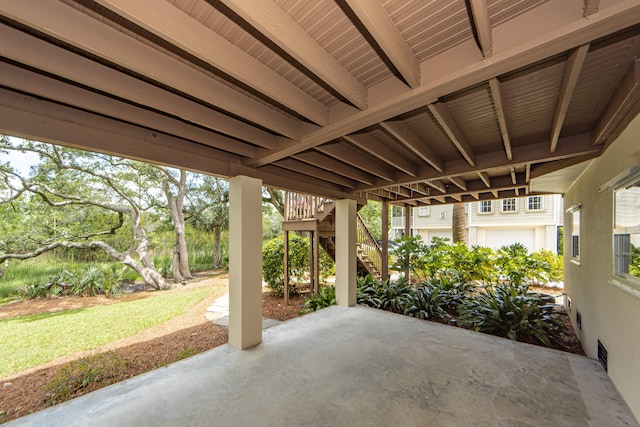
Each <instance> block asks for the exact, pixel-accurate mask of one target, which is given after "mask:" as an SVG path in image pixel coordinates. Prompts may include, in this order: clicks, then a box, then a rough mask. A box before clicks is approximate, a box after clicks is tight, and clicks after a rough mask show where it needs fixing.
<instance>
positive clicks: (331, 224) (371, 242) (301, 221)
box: [282, 192, 382, 279]
mask: <svg viewBox="0 0 640 427" xmlns="http://www.w3.org/2000/svg"><path fill="white" fill-rule="evenodd" d="M361 207H362V206H361V205H359V206H358V210H359V209H360V208H361ZM282 229H283V230H285V231H302V232H311V233H315V234H314V235H315V236H317V237H316V238H314V239H312V240H313V241H315V242H317V243H316V247H317V245H321V246H322V247H323V249H324V250H325V251H326V252H327V254H329V256H331V258H333V259H334V260H335V254H336V248H335V203H334V202H333V201H332V200H328V199H323V198H321V197H314V196H310V195H307V194H299V193H289V192H288V193H285V220H284V222H283V223H282ZM356 235H357V238H356V242H357V245H358V248H357V258H358V274H360V275H363V276H365V275H367V274H370V275H372V276H373V277H375V278H377V279H380V278H381V277H382V274H381V271H382V251H381V249H380V247H379V246H378V243H377V242H376V241H375V239H374V238H373V236H372V235H371V232H370V231H369V229H368V228H367V226H366V225H365V223H364V221H363V220H362V218H361V217H360V214H357V234H356ZM316 266H317V264H316ZM316 268H317V267H316Z"/></svg>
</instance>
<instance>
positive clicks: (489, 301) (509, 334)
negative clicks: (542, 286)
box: [458, 283, 564, 347]
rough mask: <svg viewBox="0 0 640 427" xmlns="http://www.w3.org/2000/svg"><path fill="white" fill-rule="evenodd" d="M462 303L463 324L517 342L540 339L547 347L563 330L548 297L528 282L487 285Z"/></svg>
mask: <svg viewBox="0 0 640 427" xmlns="http://www.w3.org/2000/svg"><path fill="white" fill-rule="evenodd" d="M485 289H486V291H485V292H479V293H477V294H476V295H475V296H474V297H472V298H469V299H467V300H465V301H463V302H462V304H460V306H459V307H458V313H459V314H460V317H459V320H460V321H461V323H462V324H463V326H466V327H469V328H471V329H473V330H475V331H479V332H485V333H489V334H492V335H497V336H501V337H505V338H509V339H511V340H516V341H530V340H535V341H539V342H541V343H542V344H544V345H546V346H547V347H550V346H551V341H552V340H557V339H558V336H559V333H560V332H563V331H564V325H563V323H562V321H561V320H560V319H559V318H558V317H556V315H555V314H554V311H553V304H552V303H551V301H550V300H549V298H548V297H546V296H543V295H541V294H536V293H529V292H528V289H529V287H528V286H527V285H520V286H512V285H510V284H505V283H503V284H498V285H495V286H487V287H486V288H485Z"/></svg>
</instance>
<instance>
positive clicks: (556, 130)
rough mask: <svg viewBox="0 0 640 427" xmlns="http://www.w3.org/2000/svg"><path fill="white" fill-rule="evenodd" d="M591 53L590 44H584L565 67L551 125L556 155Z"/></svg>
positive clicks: (573, 53)
mask: <svg viewBox="0 0 640 427" xmlns="http://www.w3.org/2000/svg"><path fill="white" fill-rule="evenodd" d="M587 52H589V44H588V43H587V44H584V45H582V46H580V47H578V48H576V49H574V50H572V51H571V53H569V58H567V62H566V64H565V67H564V74H563V75H562V83H561V84H560V96H559V97H558V102H557V103H556V109H555V112H554V113H553V122H552V124H551V136H550V137H549V140H550V142H551V145H550V151H551V152H552V153H554V152H555V151H556V147H557V145H558V138H559V137H560V131H561V130H562V125H563V124H564V119H565V117H566V116H567V110H568V109H569V103H570V102H571V98H573V91H574V89H575V88H576V83H578V77H580V71H581V70H582V64H584V60H585V58H586V57H587Z"/></svg>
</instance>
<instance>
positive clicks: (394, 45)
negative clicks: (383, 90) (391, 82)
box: [346, 0, 420, 88]
mask: <svg viewBox="0 0 640 427" xmlns="http://www.w3.org/2000/svg"><path fill="white" fill-rule="evenodd" d="M346 2H347V4H348V5H349V8H350V9H351V10H352V11H353V13H355V14H356V16H357V17H358V19H359V20H360V22H362V24H363V25H364V26H365V28H366V29H367V31H368V32H369V34H371V36H372V37H373V38H374V40H375V41H376V43H378V45H379V46H380V48H381V49H382V51H383V52H384V54H385V55H386V56H387V58H389V60H390V61H391V63H392V64H393V65H394V67H396V69H397V70H398V71H399V72H400V75H402V77H403V78H404V80H405V81H406V82H407V84H408V85H409V86H410V87H411V88H416V87H418V86H420V66H419V65H418V61H417V60H416V58H415V56H414V55H413V52H412V51H411V49H410V48H409V45H408V44H407V42H406V41H405V39H404V38H403V37H402V34H400V31H398V29H397V27H396V25H395V24H394V23H393V21H392V20H391V17H390V16H389V14H388V13H387V11H386V10H385V8H384V6H383V5H382V3H380V1H379V0H373V1H366V2H363V1H360V0H346Z"/></svg>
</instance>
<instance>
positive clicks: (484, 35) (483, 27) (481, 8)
mask: <svg viewBox="0 0 640 427" xmlns="http://www.w3.org/2000/svg"><path fill="white" fill-rule="evenodd" d="M469 5H470V6H471V16H473V26H474V28H475V30H476V34H477V36H478V45H479V46H480V51H481V52H482V56H483V57H484V58H488V57H489V56H491V21H490V20H489V9H488V7H487V1H486V0H469Z"/></svg>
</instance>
